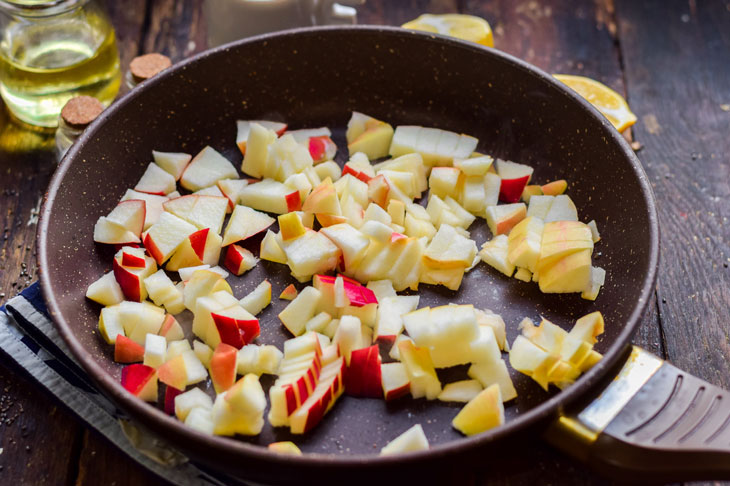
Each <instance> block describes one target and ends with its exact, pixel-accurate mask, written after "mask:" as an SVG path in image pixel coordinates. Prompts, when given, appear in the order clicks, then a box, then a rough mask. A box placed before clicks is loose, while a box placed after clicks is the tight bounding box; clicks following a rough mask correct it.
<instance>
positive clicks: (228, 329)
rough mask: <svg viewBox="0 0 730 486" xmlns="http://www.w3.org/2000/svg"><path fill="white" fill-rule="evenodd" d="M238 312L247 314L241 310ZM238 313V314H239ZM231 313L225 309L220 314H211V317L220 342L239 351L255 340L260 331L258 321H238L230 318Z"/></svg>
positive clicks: (253, 319) (254, 319)
mask: <svg viewBox="0 0 730 486" xmlns="http://www.w3.org/2000/svg"><path fill="white" fill-rule="evenodd" d="M240 311H243V312H245V313H246V314H248V312H246V311H245V310H244V309H243V308H241V309H240ZM240 311H239V312H238V313H239V314H240ZM233 313H234V312H233V311H232V310H231V309H226V310H223V311H221V313H220V314H218V313H212V314H211V316H212V317H213V322H214V323H215V327H216V329H217V330H218V333H219V335H220V340H221V342H223V343H226V344H229V345H230V346H233V347H235V348H236V349H241V348H242V347H243V346H244V345H246V344H249V343H251V342H252V341H253V340H254V339H256V337H257V336H258V335H259V333H260V332H261V329H260V327H259V320H258V319H256V318H252V319H238V318H236V317H232V316H231V314H233ZM226 314H228V315H226ZM251 317H253V316H251Z"/></svg>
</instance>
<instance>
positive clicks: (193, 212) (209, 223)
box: [163, 194, 228, 233]
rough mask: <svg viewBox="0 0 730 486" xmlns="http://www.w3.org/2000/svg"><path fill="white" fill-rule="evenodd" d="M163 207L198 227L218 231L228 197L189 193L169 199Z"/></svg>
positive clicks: (221, 225) (221, 223)
mask: <svg viewBox="0 0 730 486" xmlns="http://www.w3.org/2000/svg"><path fill="white" fill-rule="evenodd" d="M163 208H164V209H165V211H167V212H169V213H172V214H174V215H175V216H177V217H178V218H181V219H183V220H185V221H187V222H188V223H190V224H192V225H193V226H195V227H196V228H198V229H203V228H210V229H211V230H213V232H215V233H220V232H221V229H222V228H223V220H224V219H225V217H226V210H227V208H228V199H227V198H225V197H216V196H199V195H195V194H191V195H189V196H182V197H178V198H175V199H170V200H169V201H167V202H166V203H165V204H163Z"/></svg>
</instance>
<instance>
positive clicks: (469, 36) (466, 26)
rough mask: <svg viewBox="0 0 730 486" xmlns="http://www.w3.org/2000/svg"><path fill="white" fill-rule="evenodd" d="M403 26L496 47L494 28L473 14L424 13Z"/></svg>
mask: <svg viewBox="0 0 730 486" xmlns="http://www.w3.org/2000/svg"><path fill="white" fill-rule="evenodd" d="M401 27H403V28H404V29H412V30H422V31H424V32H433V33H434V34H443V35H449V36H451V37H456V38H457V39H463V40H467V41H472V42H476V43H477V44H482V45H484V46H487V47H494V38H493V37H492V28H491V27H490V26H489V24H488V23H487V21H486V20H484V19H482V18H479V17H474V16H473V15H462V14H443V15H432V14H423V15H421V16H420V17H418V18H417V19H415V20H411V21H410V22H406V23H405V24H403V25H401Z"/></svg>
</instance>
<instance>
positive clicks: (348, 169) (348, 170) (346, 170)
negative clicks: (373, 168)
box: [342, 162, 373, 184]
mask: <svg viewBox="0 0 730 486" xmlns="http://www.w3.org/2000/svg"><path fill="white" fill-rule="evenodd" d="M347 174H351V175H352V176H353V177H355V178H356V179H359V180H361V181H362V182H364V183H366V184H367V183H368V182H369V181H370V179H372V178H373V177H372V176H370V175H368V174H367V173H365V172H364V171H361V170H358V169H356V168H355V167H354V166H353V165H352V164H350V163H349V162H348V163H346V164H345V166H344V167H343V168H342V177H344V176H345V175H347Z"/></svg>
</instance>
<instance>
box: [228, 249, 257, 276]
mask: <svg viewBox="0 0 730 486" xmlns="http://www.w3.org/2000/svg"><path fill="white" fill-rule="evenodd" d="M257 262H258V258H256V257H255V256H254V254H253V253H251V252H250V251H249V250H247V249H246V248H242V247H240V246H238V245H236V244H232V245H229V246H228V248H227V249H226V256H225V259H224V260H223V265H225V267H226V268H227V269H228V270H230V271H231V273H233V274H234V275H237V276H241V275H243V274H244V273H245V272H247V271H249V270H251V269H252V268H253V267H255V266H256V263H257Z"/></svg>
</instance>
